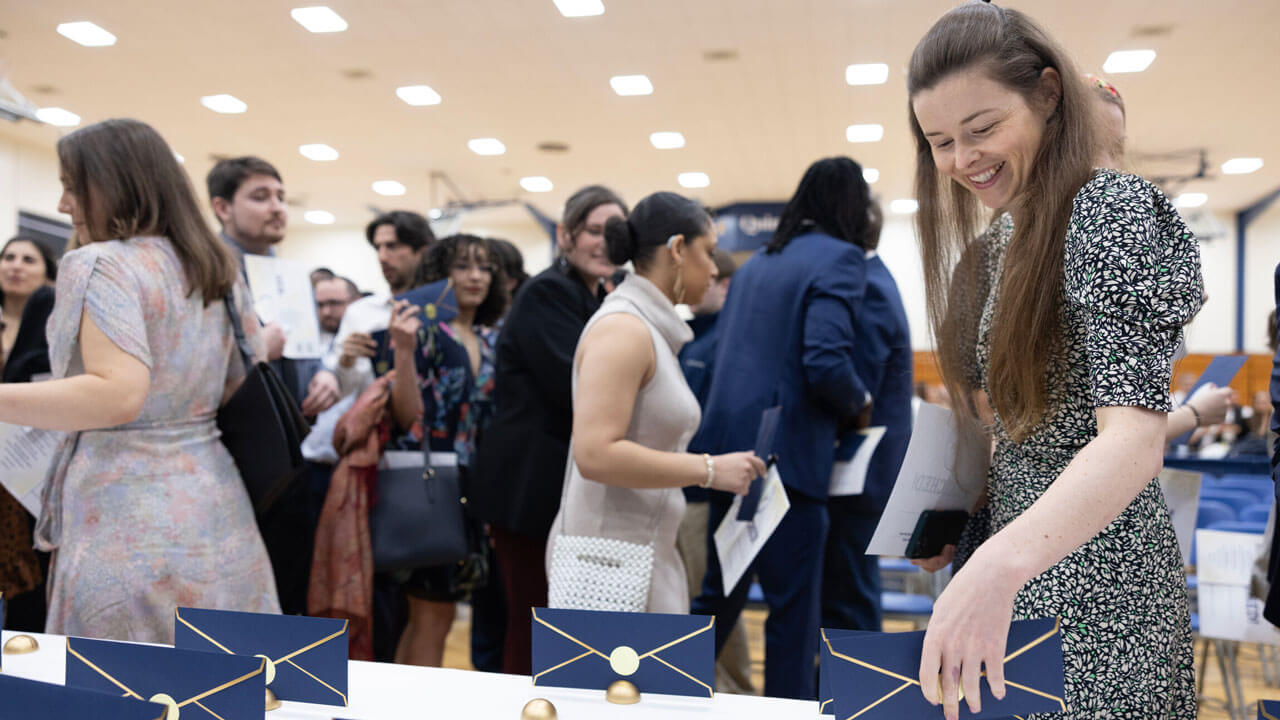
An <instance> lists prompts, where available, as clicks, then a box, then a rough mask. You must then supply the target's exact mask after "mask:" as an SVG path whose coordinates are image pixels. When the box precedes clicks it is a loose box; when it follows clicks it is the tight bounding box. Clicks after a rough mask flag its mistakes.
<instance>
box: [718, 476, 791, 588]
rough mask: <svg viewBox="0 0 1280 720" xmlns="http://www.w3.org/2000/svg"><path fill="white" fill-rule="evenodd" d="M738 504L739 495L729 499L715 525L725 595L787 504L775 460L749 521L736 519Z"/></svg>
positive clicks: (789, 506) (763, 542)
mask: <svg viewBox="0 0 1280 720" xmlns="http://www.w3.org/2000/svg"><path fill="white" fill-rule="evenodd" d="M741 506H742V496H741V495H739V496H738V497H735V498H734V499H733V505H732V506H730V507H729V512H728V514H726V515H725V516H724V520H722V521H721V522H720V527H718V528H716V533H715V539H716V557H718V558H719V560H720V577H721V579H722V580H723V583H724V585H723V587H724V592H725V594H726V595H728V594H729V593H730V592H731V591H732V590H733V588H734V587H736V586H737V585H738V581H739V580H741V579H742V576H743V574H744V573H746V572H747V568H749V567H751V562H752V561H753V560H755V559H756V555H759V554H760V549H761V548H763V547H764V544H765V543H766V542H768V540H769V537H770V536H771V535H773V531H774V530H777V529H778V524H779V523H781V522H782V516H784V515H786V514H787V510H789V509H790V508H791V501H790V500H788V499H787V490H786V488H784V487H783V486H782V476H781V475H779V474H778V466H777V465H776V464H775V465H774V466H773V467H771V468H769V472H768V473H767V474H766V475H765V478H764V486H763V487H762V488H761V491H760V505H759V506H758V507H757V508H756V515H755V518H753V519H752V520H751V522H744V521H742V520H738V508H739V507H741Z"/></svg>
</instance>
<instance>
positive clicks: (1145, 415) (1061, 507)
mask: <svg viewBox="0 0 1280 720" xmlns="http://www.w3.org/2000/svg"><path fill="white" fill-rule="evenodd" d="M908 85H909V93H910V95H911V100H912V112H911V121H912V128H913V131H914V133H915V135H916V141H917V148H918V150H919V152H918V162H919V170H918V172H917V182H916V184H917V197H918V198H919V200H920V203H921V211H920V214H919V217H918V223H919V228H920V234H921V245H922V248H923V252H924V260H925V276H926V282H927V285H928V290H929V295H930V297H929V300H930V305H931V317H933V318H934V319H935V328H934V329H935V334H936V336H937V341H938V342H937V345H938V354H939V358H940V363H941V366H942V370H943V376H944V379H945V380H946V382H947V383H948V386H949V387H950V389H951V396H952V398H953V399H956V400H958V401H959V402H958V408H959V410H960V411H961V415H962V416H968V417H969V418H971V419H976V417H977V410H976V407H974V406H973V405H972V404H971V403H966V402H965V401H966V400H967V399H968V398H971V397H973V396H974V394H975V393H976V392H977V391H979V390H982V391H985V392H986V393H987V395H988V396H989V397H990V400H991V406H992V409H993V410H994V420H995V422H994V424H993V432H994V434H995V438H996V441H997V442H996V450H995V455H994V458H993V462H992V467H991V471H990V474H989V476H988V482H987V511H988V512H989V516H990V532H991V535H990V537H989V538H988V539H987V540H986V542H984V543H983V544H982V545H980V546H979V547H978V548H977V549H976V550H975V551H974V552H973V554H972V556H971V557H970V558H969V560H968V562H967V563H966V565H965V566H964V568H963V569H962V570H961V571H959V572H957V573H956V575H955V577H954V579H953V580H952V582H951V584H950V585H949V586H948V587H947V590H946V591H945V592H944V593H943V594H942V596H941V597H940V598H939V599H938V602H937V604H936V607H935V612H934V616H933V619H932V621H931V622H930V625H929V630H928V634H927V635H926V639H925V649H924V653H923V656H922V658H921V667H920V681H921V685H922V688H923V691H924V694H925V696H926V698H928V699H929V700H930V701H932V702H939V701H941V702H942V704H943V706H944V712H945V714H946V716H947V717H948V718H955V717H957V715H958V704H959V697H958V695H959V692H960V690H963V693H964V698H965V701H966V702H967V703H968V704H969V706H970V709H971V710H976V709H977V708H976V707H975V706H977V705H978V704H979V700H980V695H979V679H980V671H981V670H982V669H983V666H984V665H985V670H986V676H987V678H988V682H989V683H990V685H991V689H992V691H993V693H994V694H995V695H996V696H997V697H999V696H1001V695H1003V690H1004V681H1003V667H1002V666H1003V657H1004V653H1005V647H1004V645H1005V637H1006V635H1007V632H1008V624H1009V622H1010V620H1011V619H1013V618H1036V617H1059V618H1061V620H1062V625H1061V627H1062V638H1063V652H1064V659H1065V675H1066V677H1065V680H1066V698H1065V699H1066V710H1067V712H1066V713H1065V715H1063V716H1062V717H1069V718H1081V719H1083V718H1090V719H1092V718H1193V717H1195V710H1196V708H1195V690H1194V675H1193V668H1192V663H1193V656H1192V645H1191V630H1190V620H1189V614H1188V610H1187V597H1186V590H1185V588H1184V579H1183V574H1182V569H1181V555H1180V553H1179V550H1178V543H1177V540H1176V538H1175V536H1174V532H1173V527H1172V524H1171V523H1170V521H1169V513H1168V509H1167V508H1166V507H1165V504H1164V499H1163V496H1162V495H1161V493H1160V489H1159V486H1158V484H1157V483H1156V482H1155V481H1154V478H1155V476H1156V474H1157V473H1158V472H1159V470H1160V466H1161V462H1162V458H1161V454H1162V449H1163V437H1164V430H1165V427H1166V422H1167V421H1166V415H1165V414H1166V413H1167V412H1168V411H1169V410H1170V399H1169V377H1170V372H1171V359H1172V355H1173V352H1174V350H1175V348H1176V347H1177V345H1178V342H1179V340H1180V338H1181V329H1182V325H1183V324H1184V323H1185V322H1186V321H1187V320H1188V319H1189V318H1190V317H1191V316H1192V315H1194V314H1195V312H1196V311H1197V310H1198V309H1199V307H1200V303H1201V289H1202V281H1201V277H1200V263H1199V251H1198V247H1197V245H1196V241H1195V238H1194V236H1193V235H1192V234H1191V232H1190V231H1189V230H1187V228H1186V226H1185V225H1184V224H1183V223H1182V220H1181V219H1180V218H1179V217H1178V214H1177V212H1176V211H1175V210H1174V209H1173V207H1172V205H1171V204H1170V203H1169V201H1168V200H1167V199H1166V198H1165V197H1164V196H1163V195H1162V194H1161V193H1160V191H1159V190H1158V189H1156V188H1155V187H1154V186H1152V185H1151V184H1150V183H1147V182H1146V181H1144V180H1142V179H1141V178H1138V177H1135V176H1132V175H1125V174H1121V173H1117V172H1114V171H1109V170H1100V171H1095V170H1093V168H1092V159H1093V157H1094V156H1095V150H1096V142H1095V140H1094V138H1095V137H1096V131H1095V129H1094V127H1093V124H1092V120H1091V116H1090V115H1091V114H1090V106H1089V102H1090V98H1089V96H1088V95H1087V90H1086V88H1085V87H1084V85H1083V83H1081V82H1080V75H1079V74H1078V73H1077V72H1075V70H1074V68H1073V67H1071V65H1070V62H1069V61H1068V60H1067V59H1066V58H1065V55H1064V54H1063V53H1062V52H1061V51H1060V50H1059V49H1058V48H1057V46H1056V45H1055V44H1054V43H1053V41H1052V40H1051V39H1049V38H1048V37H1047V36H1046V35H1045V34H1044V33H1043V31H1041V30H1040V29H1039V28H1038V27H1037V26H1036V25H1035V24H1034V23H1033V22H1032V21H1030V20H1029V19H1028V18H1027V17H1026V16H1024V15H1021V14H1020V13H1017V12H1016V11H1013V10H1008V9H1004V8H1000V7H997V6H994V5H987V4H969V5H962V6H960V7H959V8H956V9H955V10H952V11H951V12H949V13H948V14H947V15H945V16H944V17H943V18H942V19H941V20H939V22H938V23H937V24H936V25H935V26H934V27H933V29H931V30H930V31H929V33H928V34H927V35H926V36H925V38H924V39H923V40H922V41H921V42H920V44H919V46H917V48H916V51H915V53H914V55H913V56H912V61H911V67H910V71H909V80H908ZM978 203H981V204H983V205H985V206H987V207H988V208H991V209H993V210H996V211H998V213H997V214H998V215H999V218H998V219H997V221H996V223H995V224H993V226H992V227H991V228H989V230H988V231H987V232H985V233H983V234H982V235H980V236H979V239H978V240H977V241H970V240H967V238H972V237H974V235H975V233H974V232H973V230H974V228H973V227H972V226H973V222H972V219H976V218H977V217H978V207H977V206H978ZM1004 213H1007V214H1004ZM960 257H964V258H965V260H962V261H961V262H960V263H959V265H958V266H955V264H954V263H953V260H954V259H955V258H960ZM953 266H954V267H953ZM953 269H954V270H955V271H956V272H955V274H954V275H953V272H952V271H953ZM970 369H975V370H976V372H970ZM949 555H950V552H948V553H947V555H945V556H943V557H939V558H935V559H932V560H930V561H926V562H924V563H922V564H924V565H925V566H926V567H929V568H931V569H932V568H936V567H938V566H941V565H942V564H945V563H946V562H947V561H948V560H949V559H950V557H949ZM1054 717H1057V716H1054Z"/></svg>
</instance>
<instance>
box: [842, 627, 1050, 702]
mask: <svg viewBox="0 0 1280 720" xmlns="http://www.w3.org/2000/svg"><path fill="white" fill-rule="evenodd" d="M1061 625H1062V619H1061V618H1056V619H1055V621H1054V623H1053V629H1052V630H1050V631H1049V632H1047V633H1045V634H1043V635H1041V636H1040V637H1038V638H1036V639H1034V640H1032V641H1031V642H1028V643H1027V644H1025V645H1023V646H1022V647H1020V648H1018V649H1017V650H1015V651H1014V652H1012V653H1010V654H1009V655H1007V656H1006V657H1005V658H1004V661H1003V663H1002V664H1007V663H1008V662H1009V661H1010V660H1013V659H1014V658H1016V657H1018V656H1019V655H1022V654H1024V653H1026V652H1028V651H1029V650H1031V649H1032V648H1034V647H1035V646H1037V645H1039V644H1041V643H1043V642H1045V641H1046V640H1048V639H1049V638H1051V637H1053V636H1054V635H1057V634H1058V631H1059V629H1060V628H1061ZM822 641H823V642H824V643H826V644H827V650H828V651H829V652H830V653H831V655H832V656H833V657H838V658H840V659H841V660H845V661H847V662H850V663H853V664H854V665H858V666H860V667H864V668H867V669H868V670H873V671H875V672H878V673H880V674H882V675H887V676H889V677H891V678H895V679H897V680H901V681H902V682H903V684H902V685H901V686H899V687H898V688H896V689H894V690H893V691H891V692H889V693H887V694H885V695H884V696H882V697H881V698H880V699H878V700H876V701H875V702H873V703H871V704H870V705H868V706H866V707H864V708H863V709H862V710H860V711H858V712H857V713H854V714H853V715H850V716H849V717H848V718H846V720H853V718H856V717H858V716H859V715H862V714H863V713H866V712H867V711H868V710H870V709H871V708H873V707H875V706H876V705H879V704H880V703H882V702H884V701H886V700H888V699H889V698H891V697H893V696H894V695H897V694H898V693H900V692H902V691H903V690H905V689H907V688H909V687H911V686H912V685H915V686H917V687H918V686H919V685H920V681H919V679H913V678H909V677H907V676H905V675H901V674H899V673H896V672H893V671H892V670H888V669H886V668H883V667H880V666H879V665H875V664H874V663H869V662H866V661H864V660H859V659H858V658H855V657H851V656H849V655H845V654H843V653H838V652H836V650H835V648H833V647H831V640H830V639H828V638H827V633H826V630H825V629H823V630H822ZM986 674H987V673H986V671H985V670H984V671H982V673H980V674H979V677H985V676H986ZM1005 685H1008V686H1009V687H1013V688H1017V689H1018V690H1022V691H1023V692H1027V693H1031V694H1032V695H1038V696H1040V697H1043V698H1046V699H1049V700H1053V701H1055V702H1057V703H1058V705H1059V706H1060V707H1061V708H1062V712H1066V710H1067V704H1066V703H1065V702H1063V700H1062V698H1060V697H1058V696H1057V695H1050V694H1049V693H1046V692H1041V691H1039V690H1036V689H1035V688H1031V687H1028V686H1026V685H1020V684H1018V683H1015V682H1010V681H1008V680H1006V681H1005ZM828 702H829V701H828ZM823 706H825V703H824V704H823Z"/></svg>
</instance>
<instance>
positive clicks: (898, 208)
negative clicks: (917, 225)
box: [889, 198, 920, 215]
mask: <svg viewBox="0 0 1280 720" xmlns="http://www.w3.org/2000/svg"><path fill="white" fill-rule="evenodd" d="M918 209H920V203H918V202H916V201H915V200H912V199H911V198H898V199H897V200H894V201H893V202H891V203H889V212H891V213H893V214H895V215H910V214H911V213H913V212H915V211H916V210H918Z"/></svg>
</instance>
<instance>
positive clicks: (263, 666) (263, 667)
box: [178, 660, 267, 707]
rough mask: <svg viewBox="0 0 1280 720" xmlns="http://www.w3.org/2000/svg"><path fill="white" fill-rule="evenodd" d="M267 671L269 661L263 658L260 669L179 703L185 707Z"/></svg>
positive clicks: (179, 705) (259, 665)
mask: <svg viewBox="0 0 1280 720" xmlns="http://www.w3.org/2000/svg"><path fill="white" fill-rule="evenodd" d="M266 671H267V661H266V660H262V661H260V662H259V663H258V669H257V670H254V671H253V672H251V673H248V674H245V675H241V676H240V677H238V678H236V679H235V680H231V681H228V682H225V683H222V684H221V685H219V686H218V687H216V688H213V689H211V690H205V691H204V692H202V693H200V694H199V695H193V696H192V697H189V698H187V699H186V700H183V701H182V702H180V703H178V707H183V706H184V705H190V704H191V703H194V702H197V701H200V700H203V699H205V698H207V697H209V696H210V695H217V694H218V693H220V692H222V691H223V690H226V689H227V688H229V687H234V686H236V685H239V684H240V683H242V682H244V681H245V680H248V679H249V678H251V677H257V676H259V675H261V674H263V673H265V672H266ZM201 707H204V706H203V705H202V706H201Z"/></svg>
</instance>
